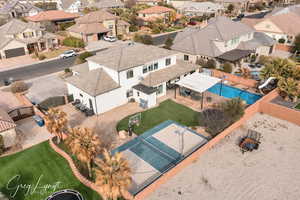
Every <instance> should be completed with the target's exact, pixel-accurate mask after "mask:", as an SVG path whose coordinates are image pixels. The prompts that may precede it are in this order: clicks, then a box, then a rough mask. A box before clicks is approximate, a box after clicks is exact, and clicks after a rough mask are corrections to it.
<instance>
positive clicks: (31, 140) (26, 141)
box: [16, 117, 52, 149]
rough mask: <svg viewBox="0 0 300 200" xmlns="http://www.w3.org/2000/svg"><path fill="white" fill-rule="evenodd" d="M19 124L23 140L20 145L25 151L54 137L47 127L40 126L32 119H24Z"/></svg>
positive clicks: (18, 127) (18, 128) (19, 132)
mask: <svg viewBox="0 0 300 200" xmlns="http://www.w3.org/2000/svg"><path fill="white" fill-rule="evenodd" d="M16 124H17V130H18V134H19V136H20V138H21V141H20V143H21V144H20V145H21V146H22V148H23V149H25V148H29V147H31V146H33V145H36V144H39V143H41V142H44V141H46V140H48V139H49V138H51V137H52V135H51V134H50V133H49V132H48V131H47V129H46V127H45V126H43V127H40V126H38V125H37V124H36V123H35V121H34V120H33V118H32V117H29V118H26V119H22V120H20V121H18V122H16Z"/></svg>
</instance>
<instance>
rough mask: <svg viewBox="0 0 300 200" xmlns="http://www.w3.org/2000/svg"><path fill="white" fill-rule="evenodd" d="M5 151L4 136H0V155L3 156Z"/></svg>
mask: <svg viewBox="0 0 300 200" xmlns="http://www.w3.org/2000/svg"><path fill="white" fill-rule="evenodd" d="M4 151H5V145H4V139H3V136H2V135H0V155H1V154H3V153H4Z"/></svg>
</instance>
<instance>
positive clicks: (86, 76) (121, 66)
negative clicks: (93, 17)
mask: <svg viewBox="0 0 300 200" xmlns="http://www.w3.org/2000/svg"><path fill="white" fill-rule="evenodd" d="M176 54H177V53H176V52H174V51H170V50H167V49H163V48H159V47H155V46H151V45H144V44H140V43H133V42H129V43H126V44H122V45H119V46H116V47H111V48H108V49H106V50H103V51H101V52H98V53H97V54H96V55H95V56H92V57H89V58H87V63H86V64H83V65H80V66H79V67H74V68H73V72H74V74H75V75H73V76H72V77H69V78H67V79H66V82H67V87H68V93H69V94H70V95H73V97H74V99H79V100H80V101H81V102H82V104H84V105H86V106H87V107H88V108H90V109H92V110H93V111H94V112H95V113H96V114H101V113H104V112H106V111H109V110H111V109H113V108H116V107H118V106H121V105H123V104H126V103H128V102H129V101H131V100H132V99H134V100H135V101H136V102H139V103H140V105H141V106H142V107H143V108H150V107H153V106H155V105H156V102H157V98H159V97H161V96H164V95H166V92H167V89H168V86H169V85H170V84H172V83H174V81H175V80H178V79H180V78H182V77H183V76H185V75H188V74H189V73H193V72H195V71H196V70H198V69H199V68H200V66H199V65H196V64H192V63H187V62H183V61H178V60H177V59H176Z"/></svg>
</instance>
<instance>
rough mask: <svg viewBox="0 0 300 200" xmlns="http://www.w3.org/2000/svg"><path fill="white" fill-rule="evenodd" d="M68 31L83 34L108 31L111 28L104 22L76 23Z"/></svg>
mask: <svg viewBox="0 0 300 200" xmlns="http://www.w3.org/2000/svg"><path fill="white" fill-rule="evenodd" d="M68 31H70V32H75V33H83V34H95V33H107V32H109V31H110V30H109V29H108V28H105V27H104V26H103V24H102V23H88V24H74V25H73V26H71V27H69V28H68Z"/></svg>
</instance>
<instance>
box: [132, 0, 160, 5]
mask: <svg viewBox="0 0 300 200" xmlns="http://www.w3.org/2000/svg"><path fill="white" fill-rule="evenodd" d="M162 2H164V0H136V4H146V5H149V6H157V5H158V3H162Z"/></svg>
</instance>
